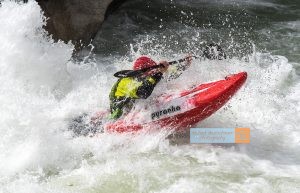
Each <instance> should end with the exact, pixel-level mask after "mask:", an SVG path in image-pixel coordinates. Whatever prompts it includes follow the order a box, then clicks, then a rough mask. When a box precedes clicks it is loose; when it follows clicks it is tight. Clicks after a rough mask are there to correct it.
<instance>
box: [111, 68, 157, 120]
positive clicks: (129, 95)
mask: <svg viewBox="0 0 300 193" xmlns="http://www.w3.org/2000/svg"><path fill="white" fill-rule="evenodd" d="M161 78H162V73H160V72H159V73H156V74H155V75H153V76H147V77H145V78H134V77H126V78H120V79H119V80H118V81H117V82H116V83H115V84H114V86H113V87H112V89H111V92H110V94H109V99H110V111H111V117H112V118H114V119H115V118H119V117H120V116H121V115H122V114H123V108H124V107H128V108H129V109H131V107H132V103H133V102H134V100H135V99H141V98H142V99H146V98H148V97H149V96H150V95H151V93H152V91H153V89H154V87H155V86H156V84H157V83H158V82H159V81H160V80H161Z"/></svg>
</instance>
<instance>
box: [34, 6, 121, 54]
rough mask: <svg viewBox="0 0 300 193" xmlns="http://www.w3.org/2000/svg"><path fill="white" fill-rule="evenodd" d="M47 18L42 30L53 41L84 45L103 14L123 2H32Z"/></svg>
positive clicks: (100, 21)
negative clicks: (51, 37)
mask: <svg viewBox="0 0 300 193" xmlns="http://www.w3.org/2000/svg"><path fill="white" fill-rule="evenodd" d="M36 1H37V2H38V3H39V5H40V6H41V8H42V10H43V12H44V14H45V16H46V17H47V18H48V20H47V25H46V27H45V28H46V30H47V31H48V32H49V33H50V34H52V35H53V38H54V39H56V40H58V39H61V40H63V41H65V42H68V41H70V40H71V41H72V42H73V43H74V44H75V45H76V47H77V48H79V47H82V46H84V45H88V44H89V43H90V42H91V40H92V39H93V38H94V37H95V35H96V34H97V32H98V30H99V29H100V27H101V24H102V22H103V21H104V19H105V17H106V15H107V14H108V13H109V12H112V11H113V10H114V9H116V8H117V7H118V6H119V5H120V4H121V3H123V2H124V1H125V0H36Z"/></svg>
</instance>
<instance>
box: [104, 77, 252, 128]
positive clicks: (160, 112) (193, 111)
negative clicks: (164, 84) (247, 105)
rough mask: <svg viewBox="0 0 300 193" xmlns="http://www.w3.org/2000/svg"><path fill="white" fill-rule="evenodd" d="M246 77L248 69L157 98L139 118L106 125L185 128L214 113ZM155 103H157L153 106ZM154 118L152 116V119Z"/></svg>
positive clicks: (131, 114) (125, 118)
mask: <svg viewBox="0 0 300 193" xmlns="http://www.w3.org/2000/svg"><path fill="white" fill-rule="evenodd" d="M246 79H247V73H246V72H240V73H238V74H233V75H230V76H227V77H226V78H225V79H224V80H219V81H216V82H211V83H206V84H201V85H199V86H196V87H195V88H193V89H189V90H186V91H183V92H181V93H180V94H179V95H168V96H163V97H161V98H159V99H158V101H157V104H158V105H156V108H154V109H150V110H149V111H151V110H152V112H151V113H150V114H149V117H148V115H142V116H144V117H146V118H144V117H141V118H139V117H138V115H139V113H138V112H135V113H129V115H126V116H125V117H123V118H121V119H120V120H117V121H115V122H112V123H107V124H106V125H105V126H104V128H105V130H106V131H107V132H118V133H123V132H136V131H140V130H142V129H147V130H149V129H155V128H156V129H157V128H166V129H175V130H177V131H180V130H186V129H188V128H190V127H192V126H193V125H195V124H197V123H199V122H200V121H202V120H204V119H205V118H207V117H209V116H210V115H212V114H213V113H214V112H216V111H217V110H218V109H220V108H221V107H222V106H224V105H225V104H226V102H227V101H228V100H230V98H231V97H232V96H233V95H234V94H235V93H236V92H237V91H238V90H239V89H240V88H241V86H242V85H243V84H244V83H245V81H246ZM154 106H155V105H154ZM150 117H151V118H150Z"/></svg>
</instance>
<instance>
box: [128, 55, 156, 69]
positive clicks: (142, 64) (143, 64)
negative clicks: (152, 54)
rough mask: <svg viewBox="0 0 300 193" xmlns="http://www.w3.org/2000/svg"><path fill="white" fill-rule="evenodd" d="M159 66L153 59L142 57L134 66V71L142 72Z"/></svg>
mask: <svg viewBox="0 0 300 193" xmlns="http://www.w3.org/2000/svg"><path fill="white" fill-rule="evenodd" d="M155 65H157V64H156V62H154V60H152V59H151V58H149V57H147V56H141V57H139V58H138V59H136V61H135V62H134V64H133V69H134V70H140V69H143V68H148V67H151V66H155Z"/></svg>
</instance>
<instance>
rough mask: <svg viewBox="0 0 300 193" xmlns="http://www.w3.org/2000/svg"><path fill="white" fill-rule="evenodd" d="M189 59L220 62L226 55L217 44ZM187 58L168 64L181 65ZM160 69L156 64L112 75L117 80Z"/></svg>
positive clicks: (159, 65) (160, 65) (161, 65)
mask: <svg viewBox="0 0 300 193" xmlns="http://www.w3.org/2000/svg"><path fill="white" fill-rule="evenodd" d="M191 57H192V58H195V59H197V58H203V57H205V58H207V59H210V60H214V59H218V60H222V59H226V54H225V53H224V51H223V49H222V48H221V46H219V45H218V44H214V43H212V44H210V45H208V46H206V48H205V50H204V51H203V54H202V55H201V56H191ZM188 58H189V57H186V58H182V59H180V60H175V61H171V62H169V65H173V64H178V63H182V62H184V61H186V60H187V59H188ZM162 67H164V65H163V64H158V65H156V66H151V67H148V68H144V69H141V70H121V71H119V72H116V73H115V74H114V76H115V77H117V78H126V77H136V76H140V75H142V74H143V73H145V72H148V71H150V70H153V69H157V68H162Z"/></svg>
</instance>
